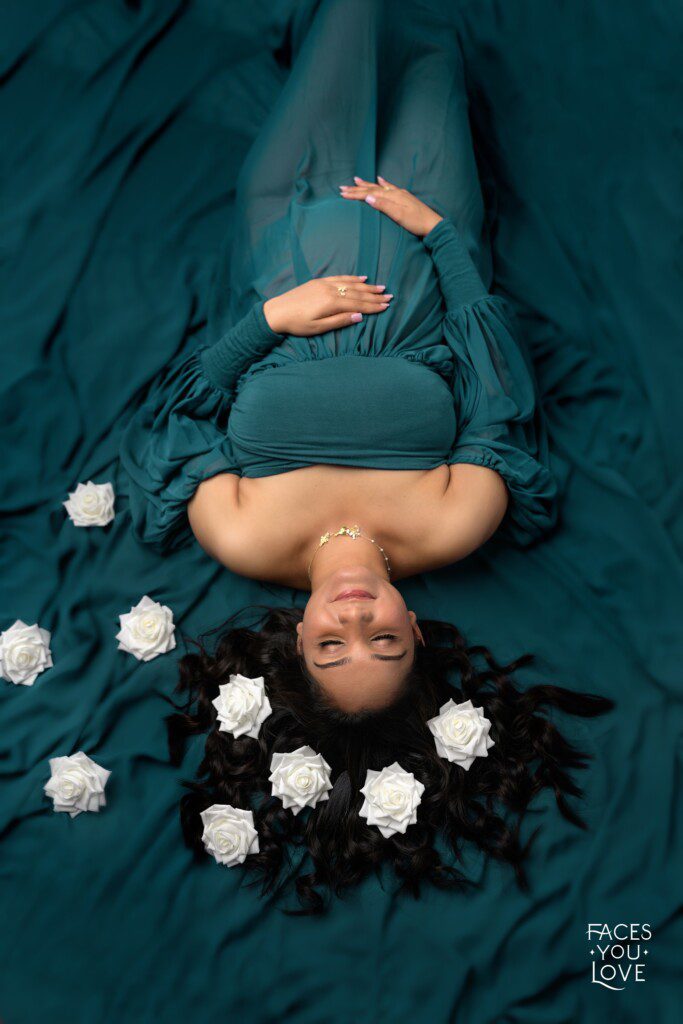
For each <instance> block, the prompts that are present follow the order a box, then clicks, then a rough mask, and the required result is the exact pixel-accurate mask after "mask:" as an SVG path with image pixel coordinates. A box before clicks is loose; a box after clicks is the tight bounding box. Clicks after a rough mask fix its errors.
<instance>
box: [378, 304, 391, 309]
mask: <svg viewBox="0 0 683 1024" xmlns="http://www.w3.org/2000/svg"><path fill="white" fill-rule="evenodd" d="M379 308H380V309H388V308H389V303H388V302H383V303H381V305H380V307H379Z"/></svg>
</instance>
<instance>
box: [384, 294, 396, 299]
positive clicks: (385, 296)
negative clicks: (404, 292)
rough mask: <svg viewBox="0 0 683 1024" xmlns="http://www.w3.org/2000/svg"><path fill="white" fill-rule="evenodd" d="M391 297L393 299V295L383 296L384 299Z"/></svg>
mask: <svg viewBox="0 0 683 1024" xmlns="http://www.w3.org/2000/svg"><path fill="white" fill-rule="evenodd" d="M393 297H394V296H393V295H389V294H387V295H385V296H384V298H385V299H393Z"/></svg>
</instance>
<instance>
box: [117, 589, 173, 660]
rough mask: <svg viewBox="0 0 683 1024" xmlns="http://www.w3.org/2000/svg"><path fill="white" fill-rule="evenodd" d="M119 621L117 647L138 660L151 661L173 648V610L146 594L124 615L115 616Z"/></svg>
mask: <svg viewBox="0 0 683 1024" xmlns="http://www.w3.org/2000/svg"><path fill="white" fill-rule="evenodd" d="M119 622H120V623H121V629H120V630H119V632H118V633H117V634H116V639H117V640H118V641H119V647H118V649H119V650H120V651H126V652H127V653H128V654H134V655H135V657H136V658H137V659H138V661H151V660H152V658H156V657H157V655H159V654H166V653H167V652H168V651H172V650H173V648H174V647H175V636H174V635H173V634H174V632H175V626H174V625H173V612H172V611H171V609H170V608H167V607H166V605H165V604H159V603H158V601H153V600H152V599H151V597H148V596H147V595H146V594H145V596H144V597H143V598H142V600H141V601H140V602H139V604H136V605H135V607H134V608H131V610H130V611H129V612H128V613H127V614H126V615H119Z"/></svg>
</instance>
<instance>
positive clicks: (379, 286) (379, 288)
mask: <svg viewBox="0 0 683 1024" xmlns="http://www.w3.org/2000/svg"><path fill="white" fill-rule="evenodd" d="M385 288H386V285H385V284H376V285H375V291H376V292H383V291H384V289H385Z"/></svg>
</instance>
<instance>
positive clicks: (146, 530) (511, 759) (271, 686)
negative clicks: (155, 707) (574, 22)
mask: <svg viewBox="0 0 683 1024" xmlns="http://www.w3.org/2000/svg"><path fill="white" fill-rule="evenodd" d="M387 10H388V9H385V8H384V5H382V4H377V3H363V4H356V3H339V2H333V3H328V4H321V5H320V7H319V9H318V11H317V14H316V16H315V18H314V19H313V21H312V23H311V24H310V26H308V30H307V31H306V32H305V33H304V32H303V29H301V31H300V33H299V36H298V37H297V39H295V40H294V41H293V50H294V57H295V60H294V64H293V70H292V72H291V74H290V77H289V79H288V82H287V84H286V86H285V89H284V91H283V94H282V97H281V100H280V102H279V103H278V105H277V106H276V108H275V109H274V110H273V111H272V112H271V114H270V116H269V118H268V120H267V121H266V124H265V125H264V128H263V130H262V132H261V134H260V135H259V137H258V139H257V141H256V143H255V144H254V146H253V147H252V150H251V152H250V154H249V157H248V159H247V161H246V162H245V164H244V166H243V169H242V172H241V176H240V184H239V189H238V194H237V202H236V207H237V216H238V220H237V224H236V226H235V230H234V244H233V249H232V263H231V279H230V290H229V294H230V311H229V314H227V318H228V320H229V321H230V322H231V323H232V325H233V326H231V327H229V328H227V329H226V328H225V323H224V318H223V314H222V309H223V305H222V302H221V299H219V303H218V307H219V308H217V311H216V316H215V318H214V320H215V323H214V325H213V331H214V334H213V337H211V338H210V339H209V341H208V343H206V344H203V345H201V346H200V347H199V348H198V349H196V350H195V351H194V352H193V353H192V354H191V355H190V356H187V357H185V358H184V359H183V360H182V361H181V362H180V363H179V364H178V365H176V366H174V367H172V368H170V370H169V371H168V372H167V374H166V375H165V377H164V378H163V379H162V380H161V381H160V382H159V384H158V385H157V386H156V388H155V389H154V390H153V392H152V393H151V395H150V397H149V399H148V401H147V403H146V404H145V405H144V406H143V408H142V409H141V410H140V411H139V413H138V414H137V415H136V416H135V417H134V419H133V421H132V422H131V424H130V425H129V427H128V429H127V431H126V434H125V437H124V442H123V447H122V461H123V463H124V465H125V467H126V469H127V470H128V473H129V476H130V479H131V486H130V505H131V511H132V516H133V521H134V524H135V529H136V531H137V533H138V536H139V537H140V538H141V539H142V540H144V541H147V542H150V543H153V544H155V545H156V546H157V547H159V548H161V549H162V550H169V551H170V550H172V549H173V548H174V547H176V546H178V545H179V544H181V543H184V542H185V541H188V540H190V539H191V536H192V534H194V536H195V537H196V539H197V540H198V542H199V543H200V544H201V546H202V547H203V548H204V549H205V550H206V551H207V552H208V553H209V554H210V555H211V556H213V557H214V558H215V559H217V560H218V561H219V562H221V563H222V564H223V565H225V566H226V567H227V568H229V569H230V570H232V571H233V572H236V573H239V574H242V575H244V576H248V577H251V578H253V579H257V580H264V581H271V582H275V583H280V584H285V585H288V586H292V587H296V588H300V589H301V590H304V591H310V596H309V597H308V599H307V601H306V604H305V608H304V609H303V610H300V609H272V610H270V611H268V612H267V613H266V614H265V615H261V616H260V617H259V619H258V622H256V623H252V624H251V626H250V627H249V628H247V627H245V626H241V627H240V626H239V625H238V624H237V623H231V624H230V628H227V629H226V631H225V633H224V635H223V636H222V637H221V640H220V642H219V644H218V646H217V648H216V650H215V651H214V652H209V651H207V650H205V649H204V648H201V649H200V653H198V654H191V655H187V656H186V657H185V658H184V659H183V660H182V663H181V683H180V689H181V691H184V692H185V694H186V696H187V703H186V705H185V706H184V707H183V708H181V709H179V711H178V714H177V715H175V716H173V717H172V718H171V720H170V737H171V746H172V751H173V753H174V754H176V755H177V756H180V755H181V752H182V743H183V740H184V738H185V737H186V736H188V735H192V734H195V733H198V732H203V731H206V732H208V736H207V741H206V757H205V759H204V762H203V764H202V765H201V768H200V773H199V779H198V781H197V782H196V783H195V784H193V787H192V789H191V792H190V793H189V794H188V795H187V796H186V797H184V799H183V805H182V807H183V811H182V816H183V823H184V827H185V832H186V836H187V838H188V841H189V842H191V843H192V844H193V845H194V846H195V847H197V848H198V849H200V850H201V848H202V837H203V839H204V845H206V846H207V849H210V851H211V852H214V855H215V848H212V847H211V841H210V839H209V840H208V841H207V829H208V831H209V832H211V827H210V826H211V821H209V819H208V818H206V815H205V819H206V820H202V818H201V817H200V814H201V812H202V811H206V809H207V808H209V806H217V807H219V808H225V807H229V808H237V809H239V810H241V811H249V813H251V814H252V815H253V821H254V825H255V832H256V834H257V836H258V841H255V840H253V837H252V839H250V842H251V845H249V844H247V846H246V847H244V849H243V851H242V852H243V854H244V855H245V856H247V864H248V865H249V864H250V865H251V866H252V867H254V868H255V869H257V870H259V871H260V872H261V874H262V877H263V879H264V883H265V886H266V888H270V887H274V886H275V885H276V884H278V880H281V879H282V876H283V866H284V864H285V863H287V860H286V854H285V850H286V849H287V847H288V846H290V845H291V844H294V845H303V846H305V847H306V849H307V851H308V854H309V867H311V870H310V871H309V873H307V874H305V873H304V869H302V868H299V869H297V870H296V871H295V872H294V873H295V874H297V876H298V877H297V881H296V886H297V891H298V895H299V899H300V902H301V904H302V906H303V907H304V908H305V909H306V910H319V909H320V908H321V907H322V905H323V896H322V895H321V892H322V891H323V890H325V889H329V890H332V891H334V892H340V891H342V890H343V889H344V888H345V887H347V886H350V885H353V884H355V883H357V882H358V881H360V880H361V879H362V878H363V877H364V876H365V875H366V874H367V873H368V872H370V871H372V870H378V869H379V867H380V865H381V864H382V862H383V861H389V862H390V863H391V864H393V867H394V870H395V872H396V874H397V875H398V877H399V878H400V879H401V881H402V883H403V885H404V886H405V887H406V888H408V889H409V890H410V891H412V892H414V893H417V891H418V889H419V883H420V881H422V880H430V881H432V882H433V883H435V884H437V885H442V886H447V885H449V886H450V885H460V884H463V883H464V882H465V881H466V878H465V875H464V874H463V873H462V872H460V871H458V870H457V869H456V867H455V866H454V863H450V864H446V863H445V862H444V861H442V858H441V855H440V854H439V853H438V852H437V848H436V843H437V840H438V836H439V835H441V836H442V837H445V839H446V842H447V844H448V845H449V846H450V848H451V850H452V851H453V853H454V855H455V858H456V859H457V858H458V857H459V855H460V852H461V844H462V842H463V840H470V841H473V842H474V843H476V844H477V845H478V846H479V847H480V848H481V849H483V850H484V851H485V852H486V853H488V854H490V855H492V856H494V857H498V858H500V859H502V860H506V861H508V862H509V863H511V864H512V866H513V867H514V868H515V871H516V873H517V878H518V880H519V881H520V882H524V873H523V870H522V861H523V858H524V855H525V853H526V849H525V846H524V845H523V844H522V842H521V840H520V836H519V819H521V816H522V815H523V813H524V811H525V809H526V807H527V805H528V803H529V801H530V800H531V799H532V798H533V797H534V796H535V795H536V793H538V792H539V790H541V789H542V788H544V787H546V786H549V787H550V788H551V789H552V790H553V791H554V794H555V796H556V798H557V802H558V805H559V807H560V810H561V812H562V813H563V814H564V815H565V816H567V817H568V818H569V819H570V820H572V821H575V822H576V823H580V818H579V817H578V815H577V813H576V811H575V810H574V809H573V808H572V807H571V805H570V803H569V802H568V801H567V799H566V797H567V796H570V795H574V796H576V795H578V794H579V793H580V790H579V789H578V787H577V786H576V784H575V783H574V782H573V780H572V779H571V777H570V775H569V774H568V772H567V769H569V768H576V767H582V766H584V765H585V763H586V759H585V756H584V755H582V754H580V753H579V752H578V751H576V750H575V749H574V748H573V747H572V746H571V745H570V744H568V743H567V742H566V741H565V740H564V739H563V738H562V735H561V733H560V732H559V730H558V728H557V727H556V725H554V724H553V723H552V722H551V721H550V720H549V719H548V718H547V717H546V716H545V715H544V714H543V713H542V712H543V710H544V709H547V708H560V709H562V710H564V711H566V712H570V713H573V714H579V715H594V714H598V713H600V712H601V711H604V710H606V709H607V707H609V703H608V702H607V701H604V700H602V699H600V698H597V697H592V696H591V695H588V694H580V693H575V692H572V691H570V690H566V689H563V688H560V687H554V686H535V687H532V688H530V689H526V690H521V689H518V688H517V687H515V686H514V685H513V683H512V681H511V679H510V673H511V672H512V671H513V670H514V669H515V668H516V667H517V666H518V665H519V664H521V663H522V662H521V660H520V661H518V662H516V663H514V664H513V665H508V666H502V665H499V664H498V663H497V662H496V661H495V659H494V658H493V656H492V655H491V654H490V652H489V651H488V650H487V649H486V648H481V647H477V648H468V647H467V646H466V644H465V642H464V640H463V638H462V636H461V635H460V633H459V632H458V630H457V629H456V628H455V627H454V626H452V625H448V624H445V623H437V622H430V621H424V620H420V619H418V617H417V615H416V613H415V612H414V611H413V610H412V609H408V608H407V607H406V604H405V602H404V600H403V597H402V596H401V593H400V590H399V589H398V588H397V587H396V583H397V581H399V580H401V579H403V578H405V577H408V576H412V575H414V574H417V573H421V572H425V571H429V570H433V569H437V568H439V567H442V566H447V565H450V564H452V563H454V562H457V561H458V560H460V559H462V558H464V557H466V556H467V555H469V554H470V553H471V552H473V551H475V550H476V549H477V548H479V547H480V546H481V545H482V544H484V543H485V542H486V541H487V540H488V539H489V538H490V537H491V536H492V535H493V534H494V533H495V532H496V531H498V532H499V533H500V534H501V536H504V537H507V538H508V539H509V540H510V541H511V542H512V543H521V544H527V543H530V542H532V541H533V540H535V539H536V538H539V537H541V536H542V535H543V534H544V533H545V532H546V531H547V530H548V529H549V528H550V527H551V526H552V525H553V524H554V522H555V518H556V510H557V486H556V482H555V478H554V475H553V472H552V467H551V462H550V457H549V453H548V446H547V439H546V435H545V431H544V426H543V422H542V419H541V416H540V410H539V406H538V402H537V397H536V393H535V387H534V381H533V376H532V372H531V369H530V366H529V361H528V357H527V356H526V355H525V354H524V353H523V351H522V349H521V348H520V344H519V342H518V340H517V339H516V338H515V332H514V328H513V325H512V323H511V318H510V313H509V310H508V308H507V305H506V302H505V300H504V299H503V298H502V297H500V296H497V295H493V294H491V293H490V291H489V289H488V287H487V286H486V284H485V280H484V279H485V278H487V279H490V276H491V275H490V268H489V260H488V259H487V258H485V257H484V256H482V255H481V252H482V251H485V250H483V249H482V248H481V242H482V239H483V237H484V234H485V231H484V215H483V202H482V199H481V193H480V190H479V185H478V180H477V176H476V169H475V162H474V158H473V155H472V144H471V139H470V135H469V127H468V124H467V114H466V101H465V93H464V86H463V77H462V69H461V67H460V64H459V60H458V55H457V50H454V48H453V44H444V43H442V41H441V34H440V33H439V31H438V25H435V24H432V23H430V21H429V19H428V18H426V17H424V18H421V20H420V28H419V32H418V31H417V29H415V30H414V31H411V30H410V26H406V25H404V24H403V22H402V21H401V19H398V20H397V19H395V18H391V19H389V20H385V18H384V16H385V14H386V13H387ZM302 39H303V42H302V41H301V40H302ZM345 41H346V44H348V46H347V45H345ZM349 47H350V48H351V49H349ZM349 54H351V55H352V64H353V73H352V74H351V73H350V72H349V61H348V59H347V58H348V56H349ZM401 54H403V60H402V61H401V59H400V55H401ZM389 59H390V60H391V66H400V67H401V69H402V72H401V75H402V77H401V81H400V87H398V86H397V83H395V82H392V81H391V80H390V77H389V75H388V74H387V68H388V67H389V66H390V64H389ZM379 169H381V170H382V171H383V172H384V174H386V175H387V177H383V176H382V175H381V174H379V173H378V170H379ZM356 171H361V172H362V173H363V174H364V175H365V177H361V176H359V175H358V174H357V173H355V172H356ZM340 179H341V183H340ZM352 182H353V184H352ZM404 186H405V187H404ZM494 626H495V623H492V628H494ZM235 677H238V678H237V679H236V678H235ZM261 680H263V682H262V683H261V682H260V681H261ZM250 715H251V719H250V718H249V716H250ZM240 716H241V717H240ZM238 719H239V721H240V722H242V725H244V722H247V725H246V726H245V727H244V728H240V727H239V723H238V724H237V725H236V722H237V720H238ZM247 729H249V731H248V732H247ZM440 730H441V731H440ZM435 737H440V739H435ZM281 755H285V761H284V762H282V763H280V764H279V758H280V757H281ZM287 755H292V756H293V760H292V758H289V760H287ZM290 762H291V764H290ZM278 764H279V767H278ZM288 765H289V766H290V767H291V771H289V770H288ZM387 773H388V774H387ZM297 780H298V781H297ZM271 783H272V792H271ZM375 783H376V785H375V789H372V786H373V784H375ZM369 787H370V788H369ZM378 787H379V788H378ZM499 804H500V806H498V805H499ZM292 807H293V808H294V809H293V810H292V809H291V808H292ZM304 807H306V808H307V809H306V810H305V812H304V813H301V814H300V813H298V812H299V811H300V810H301V809H302V808H304ZM501 807H503V808H506V809H507V811H508V812H512V814H513V815H516V816H517V821H516V823H515V822H513V821H511V819H510V817H509V816H506V817H503V814H502V811H501ZM212 813H214V812H212ZM216 813H219V812H216ZM220 813H226V812H225V811H223V812H220ZM230 813H232V812H230ZM214 816H215V815H214ZM211 820H213V819H211ZM225 820H226V822H228V824H226V825H225V829H227V832H229V831H230V829H229V818H226V819H225ZM380 826H381V827H380ZM227 832H226V833H225V834H224V836H223V838H224V841H225V842H227V843H228V846H230V842H231V841H230V842H229V841H228V840H226V839H225V835H226V834H227ZM243 838H244V836H242V839H243ZM252 840H253V841H252ZM219 845H220V844H219ZM223 859H224V861H225V857H224V858H223ZM238 859H239V860H244V856H241V857H240V858H238ZM285 874H286V872H285Z"/></svg>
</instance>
